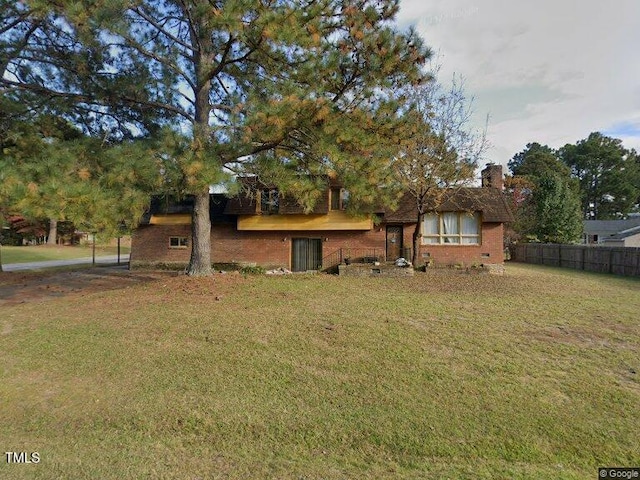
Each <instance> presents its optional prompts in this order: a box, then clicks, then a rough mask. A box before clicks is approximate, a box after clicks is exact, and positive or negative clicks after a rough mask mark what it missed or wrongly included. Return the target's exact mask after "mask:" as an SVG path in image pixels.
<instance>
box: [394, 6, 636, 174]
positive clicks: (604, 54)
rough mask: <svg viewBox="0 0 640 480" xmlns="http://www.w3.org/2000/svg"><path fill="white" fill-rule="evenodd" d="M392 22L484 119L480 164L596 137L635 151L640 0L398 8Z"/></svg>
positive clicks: (479, 121) (477, 119) (477, 121)
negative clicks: (458, 82)
mask: <svg viewBox="0 0 640 480" xmlns="http://www.w3.org/2000/svg"><path fill="white" fill-rule="evenodd" d="M398 22H399V24H400V26H401V27H403V28H406V27H408V26H409V25H413V26H414V27H415V28H416V30H417V31H418V33H420V35H421V36H422V38H423V39H424V40H425V42H426V44H427V45H428V46H429V47H430V48H431V49H432V51H433V53H434V54H435V55H436V56H437V58H438V59H437V63H440V64H441V70H440V74H439V76H438V78H439V80H440V81H441V82H443V83H448V82H450V81H451V78H452V77H453V75H454V74H455V75H456V76H460V77H462V78H463V80H464V85H465V91H466V93H467V94H468V95H469V96H470V97H473V104H472V108H473V111H474V126H475V128H483V127H484V125H485V121H486V118H487V115H488V116H489V122H488V125H487V137H488V140H489V142H490V144H491V147H490V149H489V150H488V151H487V154H486V156H485V159H486V161H491V162H493V163H500V164H502V165H506V164H507V162H508V161H509V160H510V159H511V158H512V157H513V155H515V154H516V153H518V152H520V151H522V150H523V149H524V148H525V146H526V145H527V143H531V142H538V143H541V144H546V145H549V146H550V147H552V148H558V147H561V146H563V145H565V144H567V143H576V142H577V141H578V140H581V139H585V138H587V137H588V136H589V133H591V132H596V131H598V132H602V133H603V134H605V135H608V136H611V137H614V138H619V139H621V140H622V141H623V145H624V146H625V147H627V148H635V149H636V150H638V151H640V0H611V1H610V2H605V1H603V0H400V13H399V15H398Z"/></svg>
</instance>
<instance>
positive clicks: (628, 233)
mask: <svg viewBox="0 0 640 480" xmlns="http://www.w3.org/2000/svg"><path fill="white" fill-rule="evenodd" d="M634 235H640V225H638V226H637V227H632V228H627V229H626V230H622V231H621V232H618V233H616V234H615V235H611V237H608V238H607V239H605V240H608V239H612V240H613V239H615V240H622V239H624V238H629V237H633V236H634Z"/></svg>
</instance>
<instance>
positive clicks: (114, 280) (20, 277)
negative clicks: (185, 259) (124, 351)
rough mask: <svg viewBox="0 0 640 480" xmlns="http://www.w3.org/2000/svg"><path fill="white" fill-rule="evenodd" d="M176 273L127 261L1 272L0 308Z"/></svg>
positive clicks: (114, 287) (109, 287) (126, 284)
mask: <svg viewBox="0 0 640 480" xmlns="http://www.w3.org/2000/svg"><path fill="white" fill-rule="evenodd" d="M177 275H178V274H177V273H176V272H143V271H133V272H132V271H129V270H128V268H127V265H121V266H108V267H105V266H102V267H94V268H81V269H78V270H64V271H59V270H37V271H26V270H23V271H13V272H0V308H2V307H3V306H9V305H16V304H20V303H30V302H40V301H44V300H51V299H54V298H60V297H67V296H73V295H86V294H91V293H95V292H104V291H106V290H120V289H126V288H127V287H130V286H133V285H138V284H141V283H149V282H154V281H159V280H162V279H167V278H169V277H175V276H177ZM1 317H2V315H1V314H0V318H1Z"/></svg>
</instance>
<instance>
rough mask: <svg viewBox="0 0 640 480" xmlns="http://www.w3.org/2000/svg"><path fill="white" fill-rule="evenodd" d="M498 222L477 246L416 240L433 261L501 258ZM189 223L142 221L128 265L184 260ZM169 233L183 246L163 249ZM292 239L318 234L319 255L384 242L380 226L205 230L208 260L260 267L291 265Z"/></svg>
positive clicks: (409, 228) (408, 229) (407, 234)
mask: <svg viewBox="0 0 640 480" xmlns="http://www.w3.org/2000/svg"><path fill="white" fill-rule="evenodd" d="M502 230H503V228H502V224H487V223H485V224H483V230H482V245H468V246H463V245H447V246H445V245H422V246H421V249H420V253H421V255H424V254H426V253H428V254H429V257H424V256H421V258H423V259H424V260H425V261H426V260H430V259H431V260H433V261H434V262H435V264H436V265H452V264H456V263H460V262H462V263H464V264H465V265H472V264H474V263H478V264H479V263H484V264H488V263H502V262H503V247H502ZM190 235H191V227H190V226H189V225H146V226H142V227H140V228H139V229H138V230H137V231H136V232H135V234H134V235H133V238H132V252H131V264H132V265H133V266H136V265H140V264H143V263H176V264H180V263H183V264H186V263H188V261H189V256H190V254H191V248H190V244H191V239H190ZM412 235H413V225H404V232H403V241H404V247H411V246H412ZM170 236H186V237H189V247H188V248H186V249H174V248H169V237H170ZM292 238H321V239H322V256H323V257H326V256H328V255H331V254H332V253H334V252H336V251H338V250H339V249H341V248H352V249H373V248H377V249H381V250H382V251H384V249H385V247H386V226H385V225H380V226H376V227H374V228H373V229H372V230H370V231H308V232H305V231H300V232H283V231H261V232H256V231H236V229H235V225H229V224H224V225H214V226H213V228H212V231H211V260H212V262H214V263H256V264H258V265H261V266H263V267H266V268H278V267H285V268H291V246H292V241H291V240H292ZM483 254H488V255H489V256H488V257H486V256H483Z"/></svg>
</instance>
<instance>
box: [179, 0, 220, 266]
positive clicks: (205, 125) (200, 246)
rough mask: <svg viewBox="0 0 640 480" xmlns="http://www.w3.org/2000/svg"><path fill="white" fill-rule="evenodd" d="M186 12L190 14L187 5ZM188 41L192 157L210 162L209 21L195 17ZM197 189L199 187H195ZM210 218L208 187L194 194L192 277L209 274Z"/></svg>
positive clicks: (210, 57)
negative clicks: (190, 47) (191, 77)
mask: <svg viewBox="0 0 640 480" xmlns="http://www.w3.org/2000/svg"><path fill="white" fill-rule="evenodd" d="M183 8H185V13H186V14H187V15H190V10H189V7H186V6H185V7H183ZM191 22H192V23H191V27H192V28H191V42H192V44H193V45H199V47H198V48H197V49H196V51H195V53H194V59H193V62H194V63H193V66H194V70H195V75H196V78H195V85H194V90H193V94H194V97H195V104H194V107H195V108H194V110H195V111H194V123H193V144H192V149H193V156H194V159H200V160H201V161H203V162H206V161H212V160H213V159H211V158H204V157H205V156H206V155H207V153H206V152H205V150H206V149H204V146H206V145H207V144H208V143H209V142H210V140H211V139H210V137H209V135H210V132H209V114H210V112H211V105H210V98H209V95H210V93H211V77H210V69H211V68H212V65H213V63H214V55H213V53H212V45H211V34H210V31H209V26H208V25H207V23H208V20H207V19H206V18H205V17H204V16H201V15H200V16H198V18H197V19H195V20H192V21H191ZM196 188H198V189H199V188H200V187H196ZM211 273H212V270H211V219H210V217H209V188H208V186H207V187H206V189H205V190H204V191H200V193H198V194H196V195H195V202H194V205H193V216H192V219H191V259H190V260H189V267H188V268H187V274H188V275H192V276H199V277H203V276H207V275H211Z"/></svg>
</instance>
